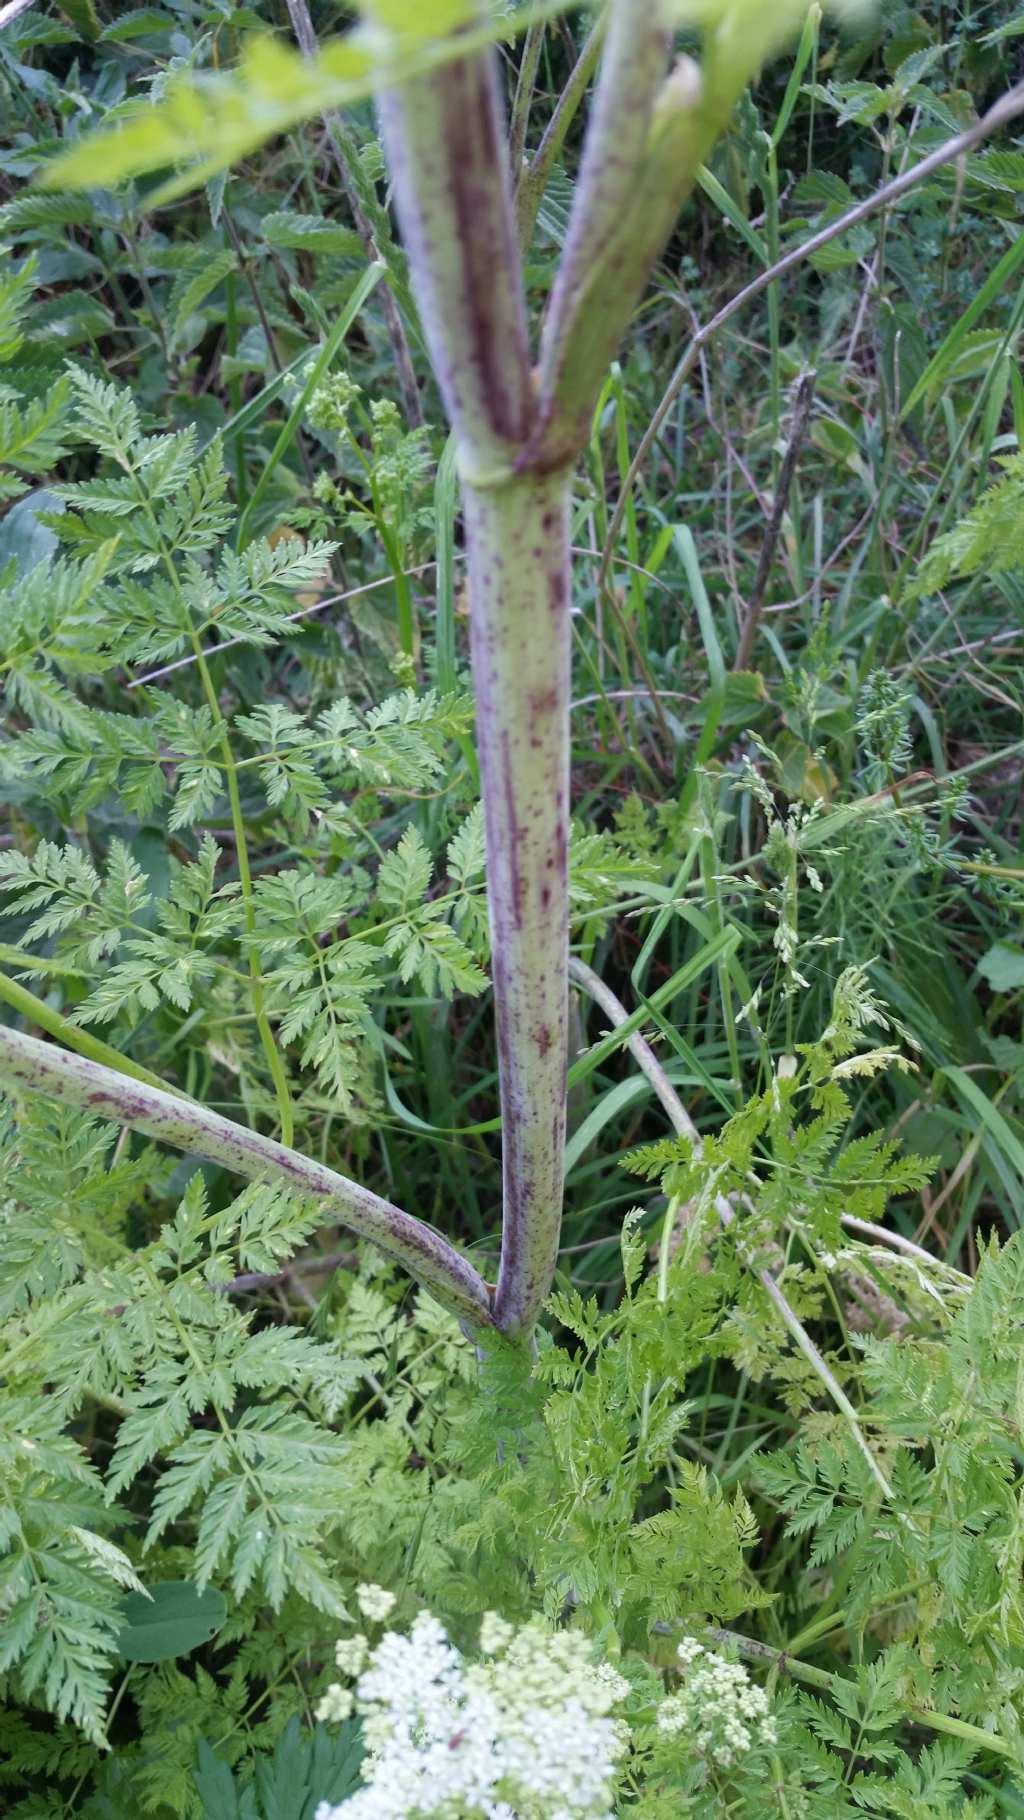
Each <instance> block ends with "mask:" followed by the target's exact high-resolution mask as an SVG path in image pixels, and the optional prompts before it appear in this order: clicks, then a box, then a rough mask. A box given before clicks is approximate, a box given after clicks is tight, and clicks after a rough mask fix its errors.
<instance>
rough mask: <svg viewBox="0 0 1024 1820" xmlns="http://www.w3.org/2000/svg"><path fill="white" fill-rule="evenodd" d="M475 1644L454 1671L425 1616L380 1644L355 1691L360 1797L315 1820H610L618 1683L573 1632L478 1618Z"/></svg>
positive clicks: (624, 1736)
mask: <svg viewBox="0 0 1024 1820" xmlns="http://www.w3.org/2000/svg"><path fill="white" fill-rule="evenodd" d="M482 1645H483V1647H484V1649H485V1650H486V1651H488V1652H489V1653H488V1656H487V1659H486V1660H484V1661H481V1662H477V1663H473V1664H467V1663H465V1662H464V1660H463V1658H462V1656H461V1655H460V1653H459V1651H458V1650H456V1649H455V1648H454V1647H453V1646H452V1644H451V1643H450V1641H449V1639H448V1636H447V1634H446V1632H445V1630H444V1628H443V1626H442V1625H441V1624H439V1623H438V1621H437V1619H436V1618H434V1617H432V1616H431V1614H430V1613H429V1612H421V1613H420V1615H419V1617H418V1618H417V1619H416V1620H415V1622H414V1624H413V1626H412V1629H411V1631H410V1633H409V1635H408V1636H407V1637H404V1636H400V1635H398V1633H397V1632H395V1631H389V1632H387V1633H386V1635H385V1636H383V1637H382V1638H381V1640H380V1642H379V1643H378V1644H377V1646H376V1648H375V1649H374V1650H373V1651H372V1652H371V1654H370V1656H369V1660H368V1662H367V1664H366V1667H365V1668H364V1669H363V1671H362V1673H361V1674H360V1677H359V1680H358V1683H357V1685H356V1696H355V1705H356V1710H357V1711H358V1712H359V1714H360V1716H361V1718H362V1721H363V1730H364V1736H365V1739H366V1744H367V1749H368V1752H369V1755H368V1758H367V1761H366V1763H365V1764H364V1766H363V1774H364V1776H365V1778H366V1782H365V1786H364V1787H363V1788H361V1789H360V1790H359V1791H358V1793H356V1794H355V1795H352V1796H350V1797H349V1799H348V1800H347V1801H343V1802H342V1803H341V1804H340V1806H337V1807H330V1806H329V1805H328V1804H327V1803H326V1802H325V1803H323V1804H322V1805H321V1807H320V1808H319V1810H318V1813H317V1820H524V1817H525V1816H528V1817H529V1820H612V1817H611V1813H610V1807H611V1801H612V1798H613V1793H614V1787H615V1782H616V1779H617V1768H618V1763H619V1760H620V1759H621V1757H622V1755H623V1752H624V1750H625V1748H626V1744H627V1741H628V1732H627V1729H626V1727H625V1726H624V1725H623V1724H622V1723H621V1721H619V1720H618V1719H616V1718H614V1717H613V1716H612V1712H613V1708H614V1707H615V1706H616V1705H617V1704H618V1703H619V1702H620V1701H621V1700H622V1699H624V1697H625V1696H626V1694H627V1693H628V1692H629V1684H628V1682H627V1681H625V1680H624V1679H623V1677H622V1676H621V1675H619V1674H617V1673H616V1671H615V1670H614V1669H613V1668H611V1667H610V1666H609V1665H608V1664H607V1663H597V1662H595V1659H594V1652H593V1649H592V1646H591V1645H590V1644H589V1643H588V1642H587V1640H586V1638H584V1637H583V1636H581V1635H580V1634H579V1633H578V1632H574V1631H556V1632H552V1631H550V1630H548V1629H547V1628H546V1626H544V1625H543V1624H540V1623H532V1624H527V1625H524V1626H523V1627H521V1628H520V1629H518V1630H517V1629H515V1628H514V1627H513V1626H512V1625H510V1624H507V1623H505V1622H504V1621H503V1620H501V1619H499V1618H497V1617H496V1616H495V1615H494V1614H490V1615H489V1616H488V1618H487V1619H486V1620H485V1622H484V1625H483V1626H482ZM334 1691H335V1690H334V1689H331V1690H329V1695H328V1696H325V1699H326V1698H329V1697H330V1695H331V1694H333V1693H334ZM338 1691H339V1692H340V1691H341V1690H340V1689H339V1690H338Z"/></svg>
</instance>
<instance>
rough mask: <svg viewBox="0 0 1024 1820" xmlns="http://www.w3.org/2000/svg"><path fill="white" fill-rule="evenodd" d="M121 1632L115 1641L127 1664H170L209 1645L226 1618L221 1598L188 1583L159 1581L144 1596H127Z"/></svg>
mask: <svg viewBox="0 0 1024 1820" xmlns="http://www.w3.org/2000/svg"><path fill="white" fill-rule="evenodd" d="M122 1611H123V1613H124V1620H125V1623H124V1629H123V1630H122V1631H121V1633H120V1635H119V1637H118V1639H117V1648H118V1654H119V1655H121V1656H123V1658H124V1660H125V1661H126V1662H170V1661H172V1660H173V1659H174V1657H175V1656H187V1655H188V1654H189V1653H190V1652H191V1651H192V1650H194V1649H198V1648H199V1646H200V1644H201V1643H208V1642H209V1640H210V1638H211V1637H215V1636H216V1634H217V1632H218V1631H219V1630H220V1629H221V1626H222V1625H223V1623H224V1621H225V1619H226V1618H227V1615H228V1608H227V1605H226V1603H225V1600H224V1594H223V1593H220V1592H218V1591H217V1590H216V1588H215V1587H213V1586H208V1587H206V1589H205V1591H204V1592H200V1591H199V1588H198V1587H196V1586H193V1584H192V1582H191V1580H161V1581H158V1582H157V1584H156V1585H155V1586H151V1587H149V1588H148V1592H147V1593H129V1594H128V1597H127V1598H126V1599H125V1601H124V1604H123V1606H122Z"/></svg>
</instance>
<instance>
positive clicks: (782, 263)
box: [601, 82, 1024, 578]
mask: <svg viewBox="0 0 1024 1820" xmlns="http://www.w3.org/2000/svg"><path fill="white" fill-rule="evenodd" d="M1021 114H1024V82H1019V83H1017V85H1016V87H1014V88H1012V89H1009V90H1008V91H1007V93H1006V94H1005V95H1003V96H1002V97H1001V99H1000V100H999V101H997V102H996V103H995V105H994V106H993V107H990V108H989V110H988V113H987V114H984V115H983V116H982V118H981V119H980V120H978V121H976V122H975V124H974V126H972V127H969V128H968V130H967V131H966V132H965V133H959V134H958V135H957V137H956V138H955V139H948V140H947V141H946V143H945V145H940V146H938V147H936V149H935V151H934V152H930V153H929V154H928V156H927V158H922V159H921V162H920V163H919V164H915V165H914V167H913V169H912V170H909V171H902V172H901V173H900V175H899V176H898V177H894V178H893V179H892V182H891V183H886V184H883V185H882V187H881V189H878V190H876V191H875V192H874V194H873V195H871V196H867V197H865V199H864V201H863V202H858V203H856V204H855V205H854V207H853V208H851V209H847V211H846V214H845V215H840V216H839V217H838V218H837V220H835V221H830V222H829V224H828V226H827V227H823V228H821V229H819V231H818V233H816V234H812V235H811V236H810V238H809V239H807V240H804V241H802V242H801V244H800V245H799V246H795V247H793V248H792V249H791V250H790V251H789V252H788V253H786V254H785V255H784V257H783V258H782V259H779V260H777V261H776V263H775V264H774V265H771V266H768V267H767V268H766V269H765V271H763V272H759V273H758V275H757V277H756V278H754V279H752V280H751V282H750V283H749V284H748V285H744V287H743V289H742V290H741V291H737V293H736V295H735V297H732V298H731V299H730V301H729V302H728V303H727V304H724V305H723V307H722V308H721V309H720V310H719V311H718V312H717V313H716V314H715V315H714V316H712V317H711V319H710V320H709V321H708V322H706V323H705V324H704V326H703V328H701V329H698V331H697V333H696V335H695V336H694V337H693V340H692V341H691V342H690V345H689V347H688V348H687V350H686V352H685V354H684V355H683V357H682V359H681V360H680V362H679V364H678V366H677V367H676V369H675V372H674V373H673V374H672V377H671V379H670V380H669V382H668V385H667V386H666V387H665V391H664V393H663V395H662V398H661V402H660V404H659V405H658V408H657V410H656V411H655V413H654V416H653V417H652V418H651V421H650V423H649V424H648V426H647V428H646V430H645V431H644V433H643V436H642V437H641V439H640V443H639V446H638V448H637V451H636V454H635V455H634V457H633V460H632V461H631V463H630V465H629V470H628V472H627V474H626V477H625V479H624V481H623V483H622V492H621V494H620V496H619V500H618V504H617V505H616V507H615V511H614V514H613V516H612V521H611V524H610V525H609V527H608V536H607V538H606V540H605V547H604V556H603V561H602V569H601V574H602V578H604V577H605V576H606V575H607V573H608V570H609V568H610V566H611V561H612V552H613V550H614V547H615V542H616V539H617V538H618V535H619V532H620V530H621V529H622V520H623V518H624V516H625V511H626V502H627V500H628V499H629V496H630V494H631V493H632V491H633V488H634V486H635V485H636V482H637V478H638V476H639V474H640V471H641V469H642V467H643V465H644V462H645V461H646V460H647V457H648V455H649V454H650V452H651V449H652V447H653V445H654V443H655V441H656V439H657V436H658V433H659V431H660V430H661V427H662V424H663V423H664V422H665V419H666V417H667V416H668V414H669V412H670V410H671V409H672V406H673V405H674V403H675V401H676V399H677V398H678V396H679V394H680V392H681V391H682V389H683V386H684V385H685V384H686V381H687V379H688V378H689V376H690V374H691V373H692V371H693V369H694V366H695V365H696V363H697V359H698V357H699V355H700V352H701V349H702V348H704V347H706V346H707V344H708V342H709V341H711V340H712V339H713V338H714V336H716V335H717V334H718V333H719V332H720V330H722V329H724V328H725V327H726V325H727V324H728V323H730V322H731V321H732V319H733V317H734V316H738V315H739V314H740V311H741V310H744V309H746V307H747V304H748V303H753V301H754V299H755V297H760V296H761V294H762V293H763V292H764V291H767V290H769V289H770V288H771V286H772V285H773V284H777V283H778V282H779V280H780V279H781V278H785V277H786V276H787V275H788V274H789V273H790V272H793V271H795V270H796V269H797V267H798V266H801V265H803V264H804V263H805V261H806V260H808V259H810V258H812V257H813V255H814V254H815V253H819V252H820V251H821V249H822V247H826V246H829V245H831V243H832V241H833V240H837V239H838V238H839V236H840V235H841V234H848V233H849V231H850V229H851V228H855V227H857V226H858V225H859V224H860V222H862V221H867V220H868V218H869V217H870V216H872V215H874V214H877V212H878V210H879V209H884V208H889V207H890V206H891V205H892V203H894V202H898V201H899V199H900V197H901V196H905V195H907V194H908V193H909V191H910V190H912V189H915V188H916V186H917V185H918V184H919V183H922V182H923V181H924V179H925V178H926V177H930V176H931V175H932V174H933V172H935V171H939V170H942V169H943V167H944V166H945V165H947V164H954V163H955V162H956V160H957V159H958V158H963V157H965V156H966V154H967V153H968V152H970V151H973V150H974V147H975V146H976V145H981V144H983V143H984V141H985V140H986V139H990V138H991V137H992V134H993V133H998V132H999V131H1001V129H1002V128H1003V127H1004V126H1009V124H1010V122H1011V121H1013V120H1016V119H1018V118H1019V116H1020V115H1021Z"/></svg>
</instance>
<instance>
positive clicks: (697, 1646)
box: [658, 1637, 776, 1769]
mask: <svg viewBox="0 0 1024 1820" xmlns="http://www.w3.org/2000/svg"><path fill="white" fill-rule="evenodd" d="M678 1654H679V1660H680V1662H681V1663H682V1666H683V1672H684V1675H685V1679H684V1681H683V1685H682V1687H681V1688H680V1689H679V1690H678V1692H677V1693H674V1694H670V1695H669V1697H668V1699H667V1700H665V1701H663V1702H662V1705H661V1707H660V1708H659V1711H658V1728H659V1730H660V1731H663V1732H686V1733H687V1734H688V1739H687V1741H688V1744H689V1746H690V1748H691V1750H694V1751H695V1752H697V1753H698V1754H700V1755H701V1756H704V1757H707V1758H708V1759H709V1761H710V1762H712V1763H714V1764H717V1766H718V1768H719V1769H731V1768H732V1765H733V1764H734V1763H735V1762H736V1760H737V1758H739V1757H745V1756H746V1755H747V1754H748V1752H749V1751H751V1750H754V1749H762V1750H766V1749H770V1748H771V1747H772V1746H773V1745H774V1744H775V1741H776V1732H775V1721H774V1719H773V1718H772V1717H771V1715H770V1709H769V1705H768V1697H767V1695H766V1694H765V1693H763V1692H762V1690H761V1688H759V1687H755V1685H754V1683H753V1682H752V1681H751V1679H750V1676H749V1675H748V1674H747V1671H746V1669H745V1668H741V1667H740V1666H739V1665H738V1664H737V1663H735V1662H727V1661H726V1660H725V1657H724V1656H719V1655H716V1654H715V1652H714V1650H711V1649H705V1647H704V1645H703V1643H698V1642H697V1641H696V1639H695V1638H694V1637H687V1638H686V1639H685V1640H684V1641H683V1642H682V1643H680V1645H679V1651H678Z"/></svg>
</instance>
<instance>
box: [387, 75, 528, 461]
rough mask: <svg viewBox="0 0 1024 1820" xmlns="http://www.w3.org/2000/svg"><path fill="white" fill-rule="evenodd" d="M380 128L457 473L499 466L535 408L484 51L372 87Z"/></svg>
mask: <svg viewBox="0 0 1024 1820" xmlns="http://www.w3.org/2000/svg"><path fill="white" fill-rule="evenodd" d="M378 107H379V113H380V122H381V130H382V133H383V137H384V144H385V149H386V151H387V157H388V166H389V169H390V172H391V177H392V181H393V184H394V190H395V201H396V203H397V207H398V214H399V220H400V222H401V226H402V235H403V239H404V242H405V248H406V252H407V254H408V257H409V267H410V271H411V274H412V279H413V288H414V292H415V297H416V302H417V305H418V307H419V312H420V320H421V322H422V324H423V333H424V336H425V337H426V341H427V346H428V348H429V351H430V358H431V363H432V365H433V368H434V373H435V375H436V378H437V382H438V384H439V386H440V388H441V393H442V396H443V398H444V403H445V409H446V410H447V413H448V417H449V420H450V422H451V425H452V428H453V430H454V431H455V435H456V441H457V444H458V449H459V466H460V470H461V471H462V473H463V474H464V475H469V476H470V477H472V478H475V479H478V480H483V481H484V482H488V481H490V480H491V479H493V478H494V477H495V476H497V475H498V474H500V473H502V472H504V471H506V470H507V469H508V468H509V467H510V465H511V463H512V461H513V460H514V458H515V456H516V455H517V453H518V451H519V449H520V448H521V447H522V444H523V442H524V441H525V439H526V436H527V434H528V431H529V429H530V426H531V424H532V421H533V418H534V402H533V387H532V381H531V377H530V356H529V344H528V338H527V327H526V296H525V291H524V287H523V277H522V270H521V265H520V259H519V249H518V242H517V236H516V227H515V214H514V210H513V205H512V184H511V176H510V172H509V169H508V149H507V145H506V142H505V134H504V126H503V119H502V108H501V97H500V94H499V90H498V73H497V64H496V61H495V58H494V56H493V54H492V53H490V52H485V53H483V54H475V55H473V56H468V57H464V58H459V59H457V60H456V61H454V62H451V63H446V64H444V65H442V66H441V67H440V68H438V69H436V70H433V71H431V72H430V73H429V74H427V75H423V76H414V77H413V78H412V79H411V80H410V81H408V82H404V83H403V84H402V85H401V87H399V88H395V89H389V90H386V91H385V92H384V94H383V95H382V96H381V97H380V100H379V103H378Z"/></svg>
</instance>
